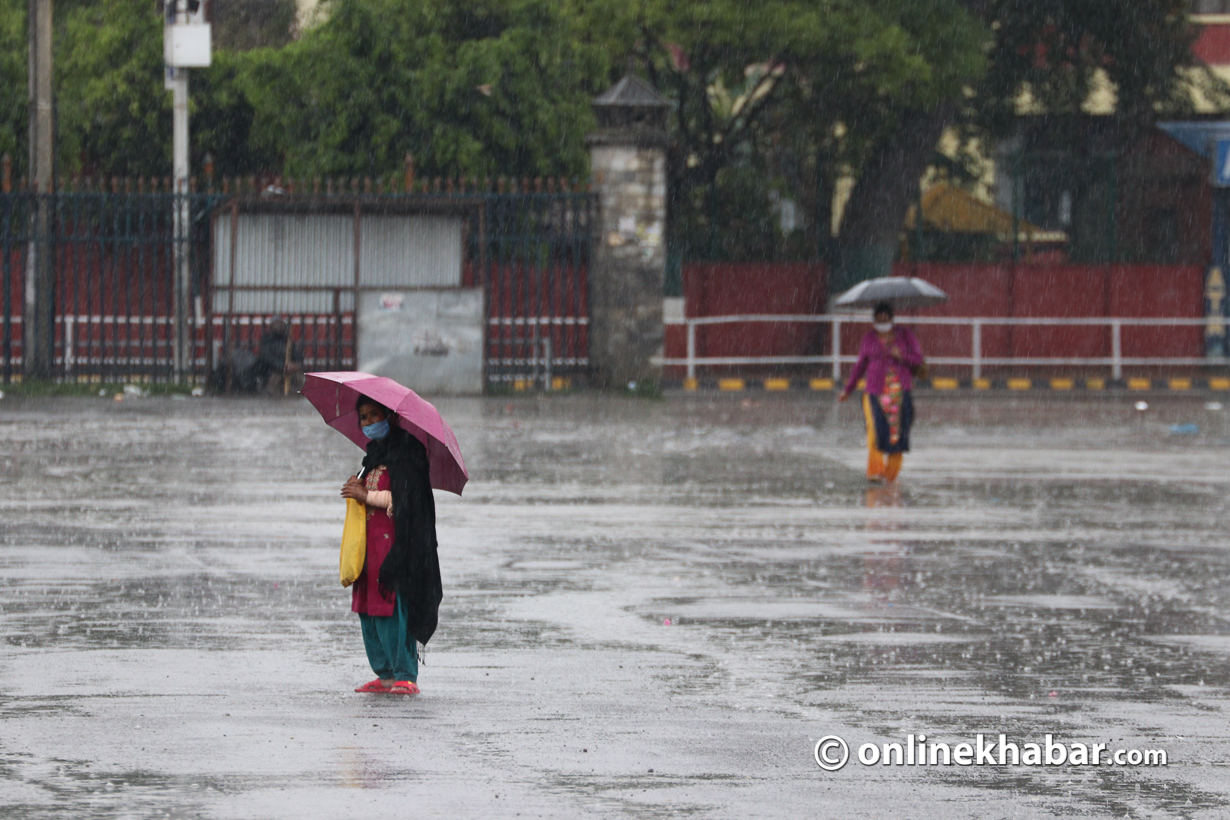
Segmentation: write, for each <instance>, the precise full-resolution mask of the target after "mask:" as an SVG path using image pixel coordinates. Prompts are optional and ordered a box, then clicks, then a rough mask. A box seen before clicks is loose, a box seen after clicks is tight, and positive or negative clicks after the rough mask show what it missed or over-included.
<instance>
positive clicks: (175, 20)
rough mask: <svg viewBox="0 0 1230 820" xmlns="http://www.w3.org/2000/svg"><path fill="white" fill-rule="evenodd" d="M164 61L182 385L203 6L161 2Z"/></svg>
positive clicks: (205, 48)
mask: <svg viewBox="0 0 1230 820" xmlns="http://www.w3.org/2000/svg"><path fill="white" fill-rule="evenodd" d="M166 2H167V4H168V6H167V16H166V29H165V31H164V36H165V42H164V59H165V61H166V64H167V85H168V86H169V87H170V89H171V93H172V95H173V96H172V116H171V129H172V147H171V159H172V169H173V175H174V179H175V187H174V199H173V202H174V218H175V289H174V290H175V337H174V347H175V376H176V379H177V380H178V381H181V382H182V381H184V380H185V379H186V378H187V376H188V373H189V372H190V370H191V368H192V363H193V358H194V356H193V353H194V349H193V348H194V345H193V341H194V339H195V335H196V334H195V333H194V332H190V327H189V326H190V325H193V327H192V328H191V330H195V323H194V322H193V321H192V320H193V317H194V313H193V311H192V304H191V303H192V275H191V258H190V256H189V251H190V245H191V242H190V240H191V219H192V213H191V199H190V198H189V192H190V191H189V184H188V179H189V169H188V68H189V67H206V66H208V65H209V61H210V36H209V24H208V23H207V22H205V16H206V15H205V3H204V2H199V0H166Z"/></svg>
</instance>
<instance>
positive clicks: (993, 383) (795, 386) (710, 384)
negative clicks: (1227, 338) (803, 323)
mask: <svg viewBox="0 0 1230 820" xmlns="http://www.w3.org/2000/svg"><path fill="white" fill-rule="evenodd" d="M859 386H860V387H861V386H862V385H861V383H860V385H859ZM841 387H842V385H841V384H839V383H837V382H834V381H833V379H781V378H779V379H740V378H729V379H683V380H682V381H679V380H676V381H667V382H664V383H663V384H662V388H663V389H664V390H682V391H683V392H685V393H695V392H706V393H710V392H718V393H740V392H765V393H786V392H796V393H797V392H813V393H831V392H834V391H836V390H840V389H841ZM914 389H915V390H923V391H927V390H931V391H935V392H945V391H972V392H980V391H1015V392H1030V391H1032V392H1048V393H1063V392H1082V393H1096V392H1099V391H1127V392H1148V391H1165V392H1174V393H1182V392H1184V391H1203V390H1212V391H1230V377H1225V376H1210V377H1209V378H1201V379H1194V378H1186V377H1184V378H1169V379H1154V378H1145V377H1134V378H1128V379H1118V380H1116V379H1103V378H1085V379H1070V378H1054V379H1031V378H1025V377H1018V378H1008V379H954V378H943V377H937V378H934V379H930V380H926V381H924V380H922V379H916V380H915V382H914Z"/></svg>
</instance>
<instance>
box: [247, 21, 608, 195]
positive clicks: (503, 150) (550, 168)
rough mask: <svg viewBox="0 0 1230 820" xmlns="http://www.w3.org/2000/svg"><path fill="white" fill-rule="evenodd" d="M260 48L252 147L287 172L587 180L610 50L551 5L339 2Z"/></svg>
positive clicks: (253, 65) (250, 74) (250, 80)
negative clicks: (602, 51) (282, 40)
mask: <svg viewBox="0 0 1230 820" xmlns="http://www.w3.org/2000/svg"><path fill="white" fill-rule="evenodd" d="M326 12H327V19H326V20H325V21H324V22H323V23H321V24H320V25H318V26H316V27H314V28H312V29H310V30H309V31H308V32H307V33H305V34H304V36H303V37H302V38H301V39H300V40H298V41H297V42H295V43H292V44H291V45H289V46H287V47H286V48H284V49H281V50H271V49H259V50H256V51H252V52H249V53H248V54H247V55H245V57H246V58H247V60H248V62H247V63H246V64H245V65H244V66H243V68H242V69H241V79H240V83H241V85H242V86H243V89H244V92H245V94H246V95H247V97H248V99H249V100H250V102H251V105H252V108H253V110H254V112H255V117H254V121H253V124H252V132H251V133H252V137H251V139H252V142H253V145H254V146H255V147H256V148H257V150H259V151H265V152H268V153H270V154H276V155H278V156H279V158H280V159H281V161H282V167H283V168H284V169H285V171H286V173H288V174H291V175H295V176H313V175H318V174H381V173H387V172H389V171H392V170H395V169H397V168H399V167H400V165H401V162H402V158H403V156H404V155H405V154H406V153H407V152H410V153H413V154H414V157H415V159H416V162H417V163H418V166H419V168H421V169H422V170H423V171H424V172H425V173H428V174H462V175H466V176H475V177H481V176H489V175H490V176H494V175H501V174H511V175H514V176H522V175H529V176H537V175H558V174H566V175H570V176H574V175H584V174H585V173H586V171H587V166H588V157H587V153H586V150H585V143H584V136H585V134H586V133H587V132H588V131H589V130H590V129H591V128H592V112H591V109H590V105H589V99H590V96H591V94H592V93H594V91H595V89H596V88H597V86H598V84H599V83H598V81H599V79H600V78H601V77H602V76H603V73H604V72H603V69H604V65H603V63H602V59H601V55H599V54H598V53H597V52H596V51H595V50H594V49H592V48H589V47H587V46H584V45H583V44H580V43H578V42H577V40H576V38H575V37H574V36H573V32H572V30H571V27H570V21H569V19H568V18H567V17H565V16H564V15H563V14H562V13H561V11H560V9H559V7H558V5H557V4H555V3H553V2H551V0H451V1H450V2H443V3H442V2H432V1H431V0H333V2H331V3H329V5H328V6H326Z"/></svg>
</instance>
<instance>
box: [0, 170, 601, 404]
mask: <svg viewBox="0 0 1230 820" xmlns="http://www.w3.org/2000/svg"><path fill="white" fill-rule="evenodd" d="M220 187H221V188H222V190H221V191H220V192H218V193H192V194H188V195H175V194H172V193H169V192H168V191H169V184H167V182H166V181H161V183H160V184H157V185H155V184H154V183H150V184H148V185H147V184H146V183H145V182H144V181H143V180H137V181H127V182H121V181H117V180H111V181H108V183H107V184H106V185H105V186H103V185H96V186H91V185H90V184H89V183H88V182H83V181H77V182H75V183H73V184H70V185H66V186H65V190H61V191H59V192H57V193H54V194H37V193H34V192H31V191H29V190H16V191H8V192H4V193H0V250H2V252H3V258H2V260H0V262H2V268H0V273H2V275H3V283H2V284H3V292H2V294H0V297H2V298H0V309H2V310H3V326H2V331H0V332H2V333H3V338H2V340H0V341H2V342H3V345H2V355H3V360H2V364H3V378H4V380H5V382H6V383H8V382H10V381H13V380H18V379H21V378H22V376H23V375H25V374H29V373H30V372H31V367H30V365H31V364H32V363H33V360H32V359H31V353H32V352H34V351H35V348H37V347H38V346H39V345H40V344H41V345H42V347H41V349H42V350H45V351H47V353H46V354H45V355H44V358H45V359H46V361H45V362H44V367H43V369H42V372H41V373H40V374H39V375H41V376H44V377H47V378H51V379H53V380H56V381H80V382H113V381H137V382H141V381H157V382H170V381H176V382H181V383H202V382H204V381H205V380H206V379H208V378H209V377H211V376H214V377H215V383H217V379H216V371H217V368H218V366H219V364H220V363H221V362H224V361H229V360H230V359H231V357H232V356H233V355H234V354H235V353H236V351H237V350H241V351H248V352H252V351H255V350H256V349H257V348H258V347H259V339H260V336H261V335H262V334H263V332H264V330H265V328H266V327H267V325H268V321H269V319H270V317H271V316H273V315H284V316H287V317H288V318H289V324H290V336H291V340H292V342H293V344H294V345H296V346H297V349H298V350H299V351H300V353H299V355H300V356H302V361H303V364H304V366H305V367H306V368H315V369H326V368H327V369H345V368H349V367H354V366H356V358H355V340H356V339H357V336H358V334H357V326H356V321H357V311H356V306H357V304H358V299H359V292H360V290H361V289H362V288H361V286H360V284H359V278H358V272H357V268H358V261H357V256H356V261H355V263H354V264H355V267H356V273H355V276H354V279H353V280H352V281H350V282H346V283H344V284H342V285H339V284H338V283H329V284H325V283H323V281H322V282H314V281H308V280H307V278H305V275H304V274H302V272H300V271H297V270H296V269H293V268H294V266H293V265H292V266H291V268H292V269H288V270H287V271H284V272H283V273H281V274H279V277H280V278H278V279H277V281H272V280H271V282H270V283H268V284H264V285H241V284H238V282H239V280H238V279H235V280H232V279H227V280H226V281H219V280H218V275H217V272H218V270H219V263H222V264H223V267H225V263H226V262H227V261H228V260H225V259H219V257H218V255H219V254H226V253H228V249H227V248H221V247H215V242H216V237H217V235H218V234H217V232H216V231H215V227H216V225H217V223H218V221H219V220H231V219H233V217H234V215H235V214H236V213H238V209H239V208H240V207H241V206H242V207H244V208H248V207H253V206H259V207H261V208H265V209H271V208H272V209H277V208H283V209H291V210H294V209H296V208H298V209H300V210H303V209H306V210H307V211H308V212H315V213H325V212H334V211H338V209H339V208H341V209H343V210H344V211H345V212H346V213H350V212H351V211H353V212H354V213H355V214H356V217H355V218H356V220H359V219H361V215H362V214H364V213H367V214H378V215H379V214H390V213H407V212H423V213H441V212H448V213H454V214H463V215H464V216H465V228H464V232H463V237H462V240H463V242H462V245H463V247H462V255H463V260H462V281H461V283H460V285H461V287H462V288H471V289H481V291H482V294H483V302H484V305H485V311H486V316H485V321H484V324H485V328H484V329H485V332H484V340H483V358H484V371H485V379H486V382H487V384H488V385H507V386H510V387H513V388H514V389H524V388H528V387H531V386H535V385H536V386H542V387H545V388H547V389H552V388H556V389H558V388H560V387H567V386H571V385H573V384H580V383H583V382H584V381H585V378H586V374H587V371H588V366H589V355H588V350H589V333H588V325H589V269H590V261H591V257H592V241H593V238H592V235H591V224H592V223H593V221H594V215H595V211H596V197H595V196H594V195H592V194H590V193H589V192H588V191H587V190H585V188H584V187H582V186H578V185H576V184H575V183H570V182H567V181H565V180H546V181H544V180H541V179H539V180H504V179H500V180H497V181H495V182H492V181H490V180H486V181H482V182H479V181H465V180H440V179H436V180H418V181H415V180H413V179H412V178H410V177H407V178H406V179H405V181H404V183H403V181H402V180H401V179H400V178H399V179H397V180H389V181H387V183H386V184H383V185H382V184H381V183H380V182H379V181H378V182H377V183H376V184H375V185H373V184H372V182H371V181H370V180H365V181H363V182H360V181H359V180H357V179H352V180H340V181H339V180H325V181H324V184H322V183H321V181H320V180H314V181H307V180H299V181H295V180H287V181H283V180H280V179H276V180H254V179H249V180H226V181H224V183H223V185H222V186H220ZM181 214H186V224H187V225H188V228H187V230H186V231H184V230H181V229H177V219H178V218H180V215H181ZM234 224H235V223H232V228H233V227H234ZM44 226H45V227H44ZM356 230H361V228H360V227H359V225H358V223H357V222H356ZM253 241H254V240H253ZM321 241H322V242H324V243H325V244H324V245H322V248H321V249H317V251H319V250H322V249H323V250H325V251H327V248H328V240H327V238H323V239H322V240H321ZM355 243H356V244H355V245H354V247H356V248H357V247H358V244H357V243H358V234H357V233H356V234H355ZM227 244H228V245H229V244H230V243H229V242H228V243H227ZM317 251H312V252H317ZM40 253H42V254H45V255H46V256H45V258H46V259H49V260H50V267H49V269H47V270H46V271H45V272H44V274H43V275H41V276H39V275H37V272H36V271H35V270H34V269H33V268H34V260H36V259H38V258H39V254H40ZM184 259H186V261H183V260H184ZM230 261H231V262H232V264H233V260H230ZM226 270H227V271H228V272H229V271H231V270H232V269H231V268H226ZM229 275H230V273H228V276H229ZM300 280H302V281H300ZM31 285H34V286H35V287H34V288H33V292H31V288H30V287H29V286H31ZM392 286H394V284H393V283H389V284H387V285H383V286H382V287H392ZM257 290H263V291H265V292H266V293H273V294H284V295H285V297H286V298H284V299H282V300H281V301H278V300H276V299H275V300H274V301H275V302H277V304H276V306H275V307H269V305H266V304H265V302H260V303H259V304H258V303H257V302H253V303H252V304H251V305H247V303H246V302H245V301H244V300H245V299H246V298H248V297H250V296H252V295H253V293H254V292H255V291H257ZM317 291H319V293H317ZM326 291H327V292H326ZM309 292H310V293H309ZM305 294H306V295H305ZM28 297H33V301H32V302H31V304H36V303H37V304H43V305H46V304H47V300H50V303H51V305H52V310H51V313H52V316H51V317H50V318H49V319H48V320H47V321H44V322H41V323H38V322H33V321H32V320H31V314H30V311H29V308H30V305H28V304H27V301H29V298H28ZM305 298H306V299H307V301H306V302H304V301H303V300H304V299H305ZM237 300H238V301H237ZM322 300H323V301H322ZM258 301H259V300H258ZM265 301H268V300H265ZM300 302H302V304H300ZM316 302H320V303H321V304H320V305H317V304H316ZM309 303H310V304H309ZM326 303H327V304H326ZM269 304H270V305H272V304H274V302H269ZM267 308H268V309H267ZM39 324H41V325H42V326H41V327H38V328H37V329H35V328H34V327H33V326H34V325H39ZM34 332H37V333H39V334H41V337H40V338H39V339H35V338H33V333H34Z"/></svg>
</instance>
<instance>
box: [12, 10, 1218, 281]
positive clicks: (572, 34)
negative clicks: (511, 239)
mask: <svg viewBox="0 0 1230 820" xmlns="http://www.w3.org/2000/svg"><path fill="white" fill-rule="evenodd" d="M258 5H260V8H259V9H257V11H259V12H260V13H259V14H258V15H257V17H259V20H257V18H253V21H255V23H259V24H260V25H261V26H265V29H262V30H261V31H259V32H256V31H252V32H248V33H250V34H252V36H251V37H242V36H240V34H241V33H243V32H244V31H246V29H245V28H244V26H247V25H248V23H245V22H243V21H239V17H238V15H241V12H242V13H247V12H244V11H243V9H245V8H247V7H246V6H244V5H243V4H241V3H239V2H238V1H237V0H236V2H231V0H227V2H225V3H220V4H219V5H218V6H216V8H215V24H216V25H217V26H218V27H219V32H225V31H229V32H230V34H228V35H226V36H225V37H222V38H220V40H219V44H220V46H221V47H220V48H218V49H217V50H216V51H215V57H214V64H213V66H212V67H210V68H209V69H206V70H194V71H193V72H192V73H191V82H192V96H191V100H192V118H193V125H192V134H193V137H192V145H193V164H194V167H198V168H199V167H200V160H201V157H202V155H203V154H205V153H206V152H209V153H211V154H213V156H214V158H215V166H216V168H217V169H218V171H219V172H221V173H231V174H252V173H259V172H273V173H283V174H286V175H294V176H317V175H327V174H347V175H354V174H360V175H368V174H371V175H378V174H385V173H388V172H391V171H394V170H396V169H397V168H399V167H400V165H401V162H402V158H403V157H404V155H405V154H406V153H412V154H413V155H414V157H415V159H416V162H417V164H418V167H419V168H421V169H422V170H423V171H424V172H425V173H428V174H440V175H454V176H455V175H462V176H470V177H484V176H496V175H513V176H527V175H528V176H539V175H568V176H584V175H586V173H587V166H588V158H587V151H586V146H585V139H584V138H585V135H586V134H587V132H588V131H589V130H590V129H591V128H592V127H593V124H594V123H593V119H592V112H591V106H590V100H591V98H592V97H593V96H594V95H595V94H597V93H599V92H600V91H601V90H603V89H604V88H605V87H606V86H607V85H608V84H609V83H611V82H613V81H614V80H616V79H617V78H618V77H619V76H620V75H621V74H623V73H625V72H627V71H633V72H636V73H639V74H641V75H642V76H645V77H646V78H647V79H649V80H650V81H651V82H652V83H653V84H654V85H655V86H656V87H657V88H658V89H659V90H660V91H661V92H662V93H663V94H664V95H665V96H667V97H668V98H670V99H671V100H673V102H674V107H673V110H672V116H671V121H670V162H669V163H668V167H669V173H670V186H669V190H670V197H671V200H670V211H671V227H670V231H671V238H672V242H673V243H675V245H676V246H677V247H678V246H682V247H683V248H684V252H685V253H686V254H688V255H691V256H694V257H696V256H708V257H710V258H713V257H722V256H743V257H744V258H748V257H763V258H773V257H781V256H783V255H785V256H790V255H794V256H800V257H802V256H806V257H813V256H815V255H816V254H817V253H820V254H827V253H832V255H833V256H834V258H835V260H836V261H837V262H838V263H839V267H841V266H843V265H847V266H848V265H853V266H854V267H856V268H861V269H864V270H871V269H874V268H876V266H879V267H880V268H881V269H882V267H883V266H884V265H885V264H887V261H891V254H892V252H893V251H894V249H895V244H896V237H897V233H898V231H899V230H900V226H901V223H902V219H903V217H904V214H905V210H906V208H908V207H909V205H910V204H911V203H912V202H913V201H914V199H915V197H916V196H917V191H918V184H919V179H920V177H921V176H922V174H923V172H924V171H925V169H926V168H927V167H928V166H929V165H930V164H932V163H934V162H935V160H936V153H935V150H936V143H937V140H938V139H939V137H940V135H941V133H943V132H944V131H945V130H946V129H958V130H959V131H960V132H961V133H962V134H963V135H965V136H967V137H978V138H982V139H984V140H985V139H986V138H987V137H994V136H999V135H1005V134H1008V133H1010V132H1011V130H1012V129H1013V128H1014V127H1015V124H1016V122H1017V118H1018V117H1019V116H1020V115H1021V114H1022V113H1070V114H1079V113H1080V112H1082V111H1083V110H1085V109H1086V108H1087V103H1088V101H1089V100H1090V99H1091V97H1093V96H1096V95H1098V94H1101V95H1102V96H1103V97H1105V96H1106V95H1107V94H1108V93H1109V94H1110V95H1111V96H1112V97H1113V100H1114V105H1113V107H1112V111H1110V112H1109V113H1108V114H1107V115H1108V116H1110V117H1112V118H1116V119H1118V120H1121V121H1123V122H1128V123H1135V124H1138V125H1144V124H1148V123H1150V122H1151V121H1152V120H1153V119H1154V118H1156V117H1159V116H1175V115H1182V114H1183V113H1184V112H1185V111H1188V110H1190V108H1191V105H1192V102H1191V101H1192V92H1193V89H1197V90H1199V92H1200V93H1201V94H1202V95H1203V97H1204V98H1205V99H1208V100H1214V101H1215V102H1218V103H1220V104H1223V105H1225V104H1227V102H1228V100H1227V95H1226V94H1225V89H1224V88H1223V87H1222V86H1221V85H1220V84H1219V82H1218V81H1216V80H1215V79H1214V78H1212V77H1211V75H1209V74H1207V72H1202V71H1201V67H1200V66H1199V65H1198V63H1197V61H1196V59H1195V57H1194V56H1193V55H1192V52H1191V44H1192V40H1193V38H1194V35H1195V30H1194V28H1193V27H1192V25H1191V24H1190V22H1189V20H1188V17H1187V12H1188V3H1187V2H1186V0H758V1H757V2H753V1H752V0H690V2H679V0H324V3H323V5H322V7H321V14H320V22H319V23H318V24H316V25H313V26H311V27H309V28H308V29H307V30H305V31H299V32H296V31H295V30H294V22H293V20H291V18H290V17H288V9H289V5H288V2H287V0H262V3H261V4H258ZM25 6H26V3H25V0H0V150H4V151H9V152H11V153H12V154H13V155H14V159H15V160H16V163H15V164H16V165H17V166H18V168H20V167H22V166H24V163H25V156H24V152H25V138H26V130H25V129H26V126H25V120H26V101H25V88H26V83H25V76H24V75H25ZM56 8H57V25H56V37H57V42H56V93H57V110H58V117H59V128H58V131H59V166H60V173H61V174H66V173H74V172H78V171H86V172H89V173H104V174H146V175H166V174H167V172H168V171H169V169H170V95H169V93H168V92H166V91H165V90H164V88H163V83H162V65H161V61H162V58H161V49H162V23H161V18H160V17H159V15H158V13H157V9H156V8H155V7H154V6H153V4H150V5H148V6H147V5H146V4H142V3H132V2H128V0H61V2H58V3H57V4H56ZM252 8H256V7H255V6H253V7H252ZM228 9H230V11H229V12H228V11H227V10H228ZM248 10H249V11H251V10H252V9H248ZM227 14H231V15H236V17H235V18H234V19H230V18H226V19H218V18H217V15H224V16H225V15H227ZM245 19H246V18H245ZM237 21H238V22H237ZM262 21H263V22H262ZM250 22H251V21H250ZM228 26H229V28H228ZM266 29H267V30H266ZM292 34H294V35H295V36H293V37H292V36H291V35H292ZM228 43H229V44H230V45H231V46H232V47H231V48H227V47H226V46H227V44H228ZM262 44H264V45H262ZM842 180H852V181H853V188H852V190H851V191H850V192H849V199H848V204H847V205H846V207H845V213H844V216H843V218H842V220H841V227H840V231H839V233H838V235H837V237H836V239H835V244H834V246H833V247H832V248H829V247H826V246H827V245H828V240H829V230H828V225H829V210H828V209H829V205H830V204H831V203H832V202H833V201H834V192H835V190H836V188H837V187H838V183H839V182H840V181H842ZM788 206H790V207H789V208H788ZM790 208H796V209H797V210H801V211H802V212H803V213H804V214H805V216H804V217H803V218H801V219H798V220H795V224H796V225H798V226H804V225H806V226H808V227H807V228H806V232H804V231H803V230H802V229H801V228H800V229H798V230H796V231H795V235H793V236H784V235H783V232H782V230H781V228H782V227H783V226H786V225H787V223H788V222H789V221H790V220H787V219H786V218H785V217H786V213H787V211H788V210H790Z"/></svg>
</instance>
